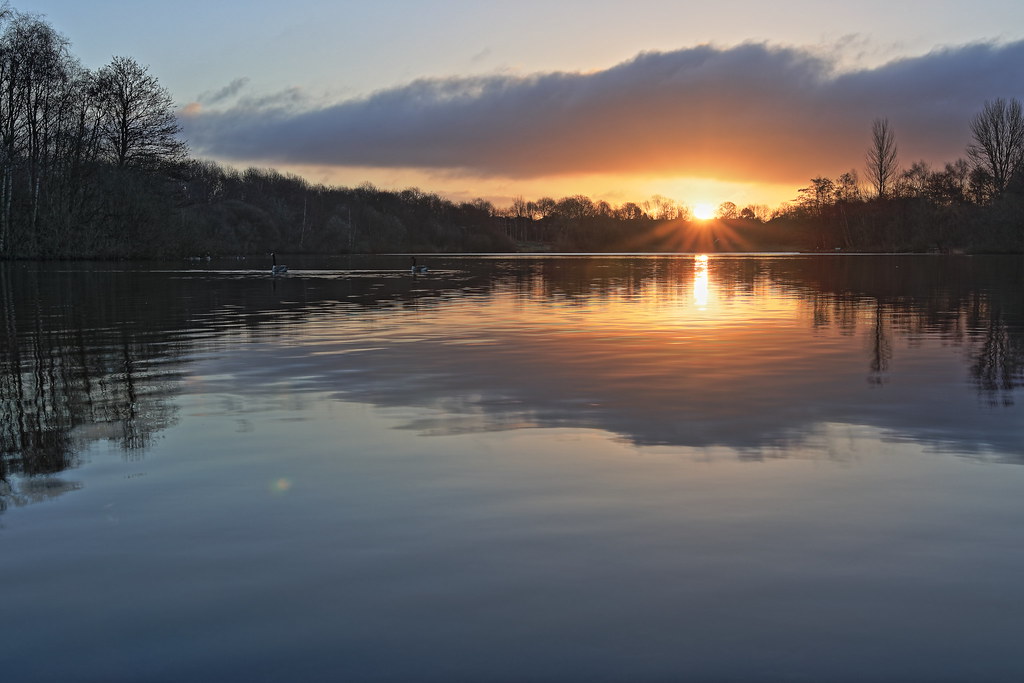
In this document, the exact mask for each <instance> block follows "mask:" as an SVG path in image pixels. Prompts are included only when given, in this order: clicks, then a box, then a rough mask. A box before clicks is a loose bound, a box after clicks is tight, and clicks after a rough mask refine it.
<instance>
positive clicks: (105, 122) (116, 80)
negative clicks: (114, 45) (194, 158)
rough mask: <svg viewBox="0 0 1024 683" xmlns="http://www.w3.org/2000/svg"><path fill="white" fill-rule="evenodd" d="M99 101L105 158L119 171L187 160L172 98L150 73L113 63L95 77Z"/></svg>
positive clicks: (126, 61) (125, 62) (123, 61)
mask: <svg viewBox="0 0 1024 683" xmlns="http://www.w3.org/2000/svg"><path fill="white" fill-rule="evenodd" d="M95 98H96V104H97V107H98V108H99V110H100V111H101V113H102V123H101V126H102V136H103V142H104V145H105V147H106V152H107V154H108V156H109V157H110V159H111V161H113V162H114V163H116V164H117V165H118V166H151V165H154V164H156V163H159V162H161V161H169V160H173V159H178V158H180V157H181V156H182V155H184V153H185V144H184V143H183V142H182V141H181V140H179V139H178V138H177V135H178V133H179V131H180V127H179V126H178V121H177V118H176V117H175V115H174V106H173V102H172V100H171V95H170V93H168V92H167V89H166V88H164V87H163V86H161V85H160V83H159V82H158V81H157V79H156V77H155V76H152V75H151V74H150V73H149V69H148V68H147V67H144V66H141V65H140V64H139V63H138V62H136V61H135V60H134V59H131V58H130V57H114V59H113V60H112V61H111V62H110V64H108V65H107V66H105V67H103V68H102V69H100V70H99V71H98V72H97V73H96V83H95Z"/></svg>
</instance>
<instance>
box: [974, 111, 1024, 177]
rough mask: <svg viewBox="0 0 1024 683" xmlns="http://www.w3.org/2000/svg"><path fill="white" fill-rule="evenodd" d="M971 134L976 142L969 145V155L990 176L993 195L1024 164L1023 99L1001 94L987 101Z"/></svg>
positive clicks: (975, 165) (977, 168) (975, 120)
mask: <svg viewBox="0 0 1024 683" xmlns="http://www.w3.org/2000/svg"><path fill="white" fill-rule="evenodd" d="M971 135H973V136H974V142H972V143H971V144H970V145H968V146H967V156H968V157H970V159H971V161H973V162H974V167H975V169H976V170H979V171H981V172H983V173H984V174H985V175H986V176H988V178H989V182H990V183H991V185H992V193H993V195H998V194H999V193H1001V192H1002V191H1003V190H1005V189H1006V187H1007V186H1008V185H1009V184H1010V181H1011V180H1012V179H1013V175H1014V174H1015V173H1019V172H1020V171H1021V170H1022V168H1024V112H1022V111H1021V104H1020V101H1019V100H1017V99H1016V98H1013V99H1011V100H1010V101H1006V100H1004V99H1003V98H1001V97H1000V98H998V99H995V100H992V101H991V102H985V106H984V107H983V108H982V110H981V112H980V113H979V114H978V115H977V116H975V117H974V119H972V120H971ZM979 175H980V174H979Z"/></svg>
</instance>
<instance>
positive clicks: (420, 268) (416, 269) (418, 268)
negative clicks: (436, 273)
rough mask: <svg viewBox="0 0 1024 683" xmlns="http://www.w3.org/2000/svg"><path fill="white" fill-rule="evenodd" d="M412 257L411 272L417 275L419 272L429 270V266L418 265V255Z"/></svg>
mask: <svg viewBox="0 0 1024 683" xmlns="http://www.w3.org/2000/svg"><path fill="white" fill-rule="evenodd" d="M410 258H412V268H410V269H409V272H410V273H412V274H413V275H416V274H419V273H425V272H427V267H426V266H417V265H416V257H415V256H412V257H410Z"/></svg>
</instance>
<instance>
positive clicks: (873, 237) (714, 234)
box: [0, 5, 1024, 260]
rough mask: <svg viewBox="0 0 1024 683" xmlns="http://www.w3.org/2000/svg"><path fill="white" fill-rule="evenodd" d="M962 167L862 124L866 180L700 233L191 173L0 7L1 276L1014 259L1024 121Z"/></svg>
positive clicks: (654, 210)
mask: <svg viewBox="0 0 1024 683" xmlns="http://www.w3.org/2000/svg"><path fill="white" fill-rule="evenodd" d="M971 131H972V136H973V141H972V143H971V144H970V145H969V146H968V147H967V149H966V150H965V153H966V158H965V159H957V160H955V161H953V162H950V163H946V164H945V165H944V166H943V167H942V168H941V169H938V168H935V169H933V168H932V166H931V165H929V164H928V163H927V162H925V161H917V162H914V163H913V164H912V165H911V166H910V167H909V168H901V167H900V166H899V164H898V158H897V146H896V139H895V134H894V132H893V129H892V128H891V127H890V126H889V123H888V121H887V120H885V119H878V120H876V121H874V122H873V125H872V129H871V136H870V139H869V146H868V147H867V150H866V154H865V160H864V161H865V172H864V178H865V179H864V180H863V181H862V180H861V178H860V174H859V173H858V171H857V170H855V169H851V170H850V171H848V172H846V173H843V174H842V175H841V176H839V177H838V178H835V179H832V178H828V177H824V176H820V177H815V178H812V179H811V180H810V184H809V185H808V186H807V187H804V188H801V189H799V190H797V192H796V197H795V199H794V200H793V201H792V202H789V203H787V204H785V205H783V206H780V207H778V208H775V209H771V208H769V207H766V206H763V205H755V206H745V207H738V206H736V205H735V204H733V203H731V202H724V203H723V204H721V205H720V206H719V207H718V211H717V215H716V217H714V218H711V219H705V220H699V219H696V218H695V217H694V216H693V215H692V213H691V212H690V210H689V208H688V207H687V206H686V205H683V204H679V203H677V202H676V201H674V200H671V199H666V198H664V197H657V196H656V197H652V198H651V199H649V200H647V201H643V202H640V203H636V202H626V203H624V204H621V205H617V206H616V205H611V204H609V203H608V202H605V201H595V200H592V199H590V198H589V197H586V196H583V195H575V196H570V197H563V198H560V199H554V198H551V197H542V198H539V199H536V200H531V201H527V200H524V199H522V198H517V199H516V200H515V201H514V202H513V203H512V205H511V206H509V207H504V208H503V207H496V206H494V205H493V204H492V203H491V202H489V201H486V200H484V199H476V200H474V201H471V202H462V203H457V202H453V201H451V200H449V199H446V198H444V197H442V196H440V195H438V194H434V193H430V192H424V191H421V190H419V189H417V188H409V189H405V190H384V189H379V188H377V187H374V186H373V185H371V184H368V183H366V184H363V185H360V186H359V187H355V188H347V187H329V186H326V185H320V184H314V183H310V182H309V181H307V180H305V179H303V178H301V177H299V176H297V175H291V174H285V173H281V172H279V171H277V170H274V169H268V168H249V169H246V170H237V169H234V168H230V167H228V166H225V165H221V164H218V163H215V162H212V161H208V160H202V159H196V158H192V157H190V156H189V153H188V149H187V145H186V143H185V142H184V141H182V140H181V139H180V138H179V133H180V128H179V126H178V123H177V119H176V114H175V110H174V106H173V102H172V99H171V97H170V94H169V93H168V92H167V90H166V89H165V88H163V87H162V86H161V85H160V84H159V82H158V80H157V79H156V77H155V76H153V75H152V74H150V73H149V70H148V68H147V67H144V66H142V65H139V64H138V63H137V62H135V61H134V60H133V59H131V58H128V57H114V58H113V59H112V61H111V62H110V63H109V64H107V65H105V66H103V67H101V68H100V69H98V70H96V71H90V70H88V69H86V68H84V67H83V66H82V65H81V64H80V63H79V61H78V60H77V59H76V58H75V57H74V56H73V55H72V54H71V52H70V43H69V41H68V40H67V39H66V38H65V37H64V36H62V35H60V34H59V33H57V32H56V31H55V30H54V29H53V28H52V27H51V26H50V25H49V24H47V23H46V22H45V21H44V20H43V19H42V18H41V17H40V16H38V15H32V14H23V13H20V12H18V11H16V10H13V9H11V8H10V7H8V6H7V5H4V6H3V7H2V8H0V260H15V259H32V260H48V259H172V258H187V257H195V256H207V255H209V256H236V255H265V254H267V253H270V252H277V253H290V254H303V253H308V254H324V255H328V254H355V253H398V252H414V253H445V252H447V253H473V252H481V253H482V252H490V253H493V252H510V253H511V252H534V251H536V252H548V251H550V252H664V253H674V252H710V253H715V252H766V251H787V252H792V251H800V252H833V251H859V252H925V253H1024V115H1022V113H1021V104H1020V102H1019V101H1017V100H1016V99H1010V100H1008V101H1007V100H1003V99H996V100H994V101H991V102H985V103H984V106H983V108H982V109H981V111H980V113H979V114H978V116H977V117H976V118H975V119H974V120H973V121H972V122H971Z"/></svg>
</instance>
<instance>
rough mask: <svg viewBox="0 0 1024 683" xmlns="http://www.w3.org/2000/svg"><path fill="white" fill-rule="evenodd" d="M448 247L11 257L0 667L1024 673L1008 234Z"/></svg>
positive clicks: (1020, 299)
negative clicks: (798, 242)
mask: <svg viewBox="0 0 1024 683" xmlns="http://www.w3.org/2000/svg"><path fill="white" fill-rule="evenodd" d="M425 260H426V261H427V263H428V264H429V265H430V267H431V271H430V272H429V273H428V274H427V275H425V276H419V277H413V276H411V275H410V274H408V273H407V272H406V270H405V269H406V268H407V262H408V259H407V258H406V257H376V258H346V259H334V260H324V259H321V260H314V259H309V260H308V261H302V260H292V261H291V263H289V265H290V266H291V268H292V273H291V275H290V276H289V277H287V278H276V279H274V278H270V277H269V276H268V275H266V274H265V273H264V268H263V264H262V263H258V264H257V263H248V262H244V261H240V262H236V261H231V262H227V261H225V262H218V261H213V262H210V263H203V264H200V265H198V266H196V265H190V266H182V265H181V264H164V265H159V266H154V265H153V264H142V265H132V264H127V265H125V264H116V265H110V264H71V265H69V264H58V265H53V264H49V265H36V264H23V263H16V264H6V265H0V284H2V302H0V303H2V311H3V324H4V332H3V335H2V341H0V344H2V346H0V350H2V357H0V369H2V373H0V398H2V406H3V410H2V416H0V419H2V421H0V447H2V460H0V463H2V468H0V598H2V600H0V614H2V617H3V618H2V620H0V624H2V626H0V629H2V632H0V671H3V672H4V673H3V676H4V679H5V680H10V681H199V680H217V681H235V680H237V681H281V680H312V681H320V680H323V681H341V680H344V681H626V680H629V681H666V680H694V681H705V680H712V681H731V680H741V681H782V680H792V681H821V680H831V681H841V680H857V681H894V680H899V681H908V680H922V681H923V680H928V681H963V680H971V681H1019V680H1022V679H1024V657H1022V656H1021V654H1020V630H1021V627H1022V626H1024V582H1022V581H1021V576H1022V574H1024V495H1022V493H1024V467H1022V465H1024V439H1022V436H1024V408H1022V405H1024V392H1022V389H1021V385H1022V383H1024V296H1022V292H1024V267H1022V266H1024V260H1022V259H1021V258H1020V257H892V256H883V257H879V256H852V255H850V256H820V257H816V256H744V257H711V258H707V257H701V256H673V257H667V256H657V257H650V256H595V257H557V256H551V257H518V258H517V257H461V258H460V257H440V256H438V257H430V258H428V259H425ZM423 261H424V259H421V262H423Z"/></svg>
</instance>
